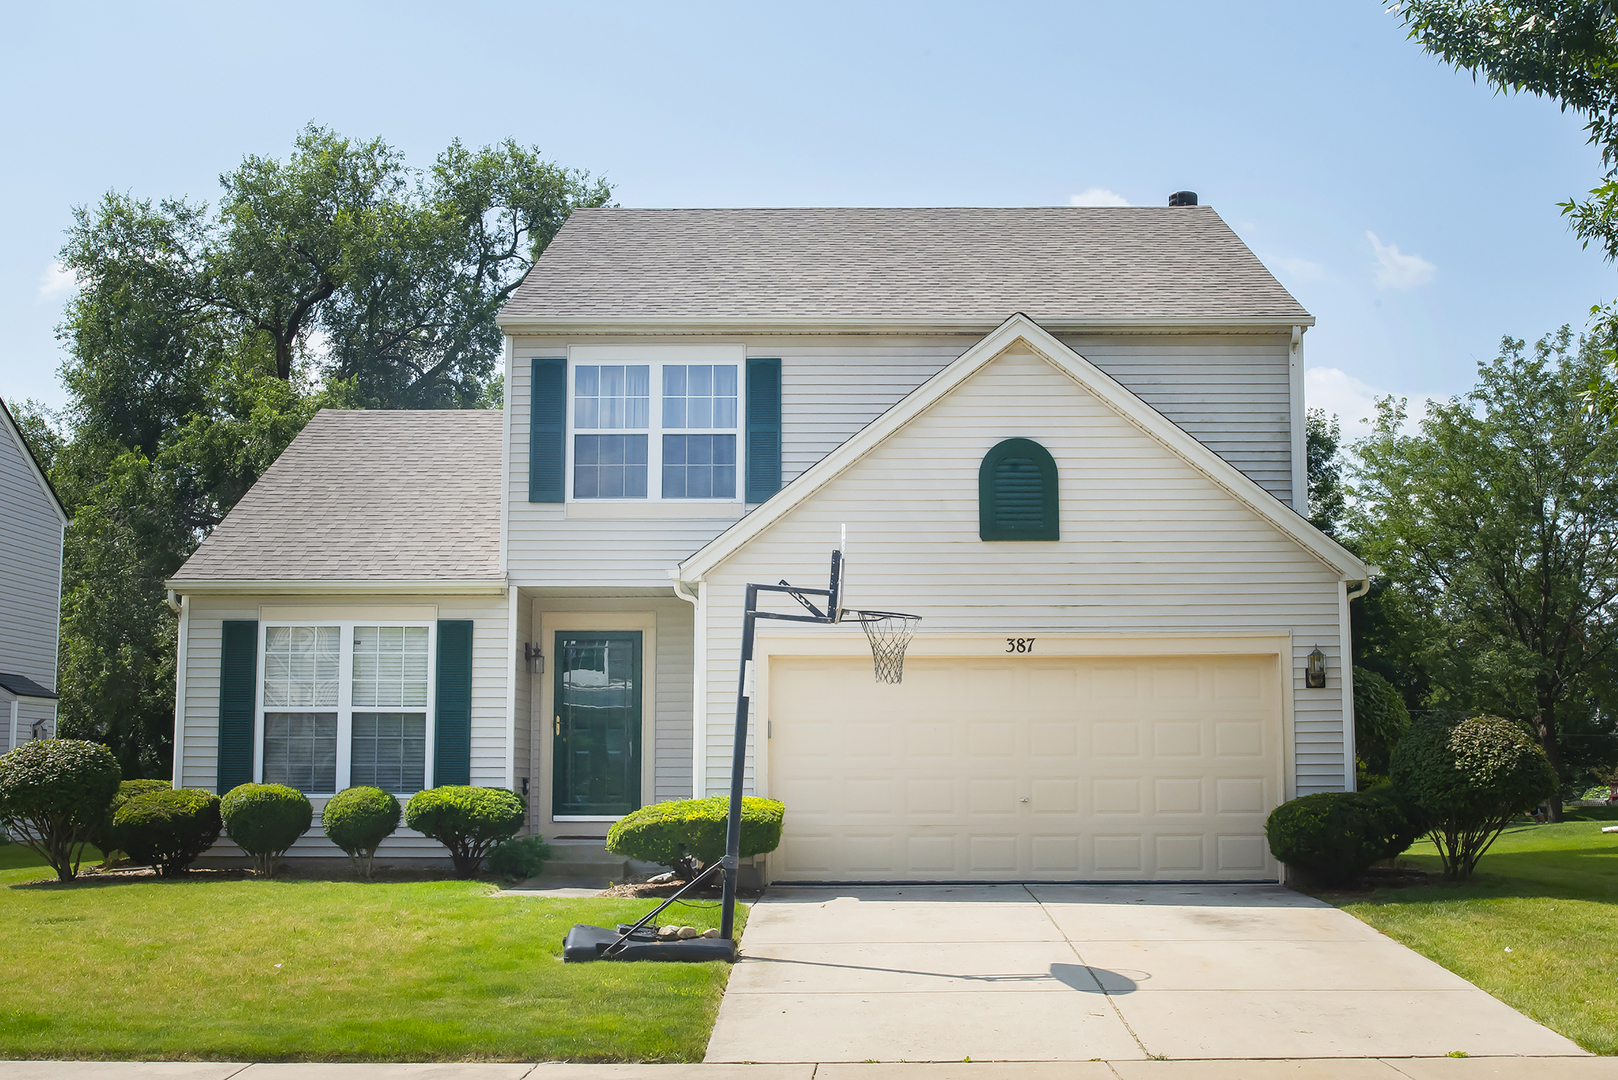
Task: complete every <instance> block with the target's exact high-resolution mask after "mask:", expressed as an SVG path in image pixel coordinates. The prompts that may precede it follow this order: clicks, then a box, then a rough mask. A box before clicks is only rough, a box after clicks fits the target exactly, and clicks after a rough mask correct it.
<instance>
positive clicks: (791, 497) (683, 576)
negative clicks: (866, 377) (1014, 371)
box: [670, 314, 1370, 581]
mask: <svg viewBox="0 0 1618 1080" xmlns="http://www.w3.org/2000/svg"><path fill="white" fill-rule="evenodd" d="M1019 345H1021V346H1024V347H1026V348H1027V349H1028V350H1030V351H1031V352H1032V353H1033V354H1034V355H1035V356H1037V357H1039V358H1040V359H1041V360H1043V361H1045V362H1046V363H1048V364H1050V365H1052V366H1054V367H1056V368H1057V369H1058V370H1060V371H1062V372H1064V373H1065V374H1066V375H1067V376H1068V377H1070V378H1071V379H1073V381H1074V382H1076V383H1078V384H1079V386H1080V387H1082V388H1083V389H1084V390H1086V391H1088V392H1089V393H1090V394H1091V395H1092V396H1093V397H1094V398H1096V399H1097V400H1098V401H1099V402H1100V403H1101V404H1103V405H1104V406H1105V407H1107V408H1108V409H1109V410H1111V412H1113V413H1114V414H1116V415H1117V416H1118V417H1120V418H1122V419H1123V420H1125V421H1127V422H1128V423H1129V424H1130V425H1132V426H1133V427H1134V428H1136V429H1138V430H1139V431H1141V432H1143V433H1144V434H1146V435H1147V436H1149V437H1150V438H1151V439H1152V440H1154V441H1155V442H1157V443H1158V444H1160V445H1161V446H1162V447H1163V448H1164V449H1166V450H1167V451H1169V452H1170V453H1172V454H1173V455H1175V456H1176V457H1178V458H1179V459H1181V460H1182V461H1184V462H1185V463H1186V464H1188V465H1189V466H1191V468H1192V469H1193V470H1195V471H1196V472H1197V473H1199V474H1201V475H1202V476H1203V477H1205V478H1206V479H1207V480H1209V481H1211V482H1212V483H1214V484H1215V485H1217V486H1218V487H1220V488H1222V489H1223V490H1224V491H1225V492H1227V493H1228V494H1229V495H1231V496H1233V497H1234V498H1235V499H1236V500H1237V501H1238V502H1240V503H1242V504H1243V505H1245V506H1246V507H1247V508H1248V509H1250V510H1251V511H1253V512H1254V513H1255V514H1256V515H1257V516H1258V517H1259V518H1260V519H1262V520H1263V521H1265V522H1266V523H1267V524H1268V525H1270V526H1271V527H1272V528H1274V529H1275V530H1276V531H1277V532H1279V533H1281V534H1282V535H1284V536H1286V537H1287V538H1289V539H1290V540H1292V541H1294V542H1295V543H1296V544H1297V545H1298V546H1299V547H1301V548H1303V549H1304V550H1305V551H1307V552H1308V553H1309V554H1311V555H1312V556H1314V557H1315V558H1316V559H1317V560H1319V561H1320V562H1321V563H1322V564H1324V565H1325V566H1327V567H1329V568H1331V569H1332V570H1334V571H1336V572H1337V573H1338V574H1339V575H1340V576H1341V577H1342V578H1343V579H1344V580H1350V581H1360V580H1364V579H1366V578H1367V577H1368V576H1369V574H1370V569H1369V568H1368V567H1367V566H1366V565H1365V564H1364V563H1363V562H1362V561H1360V560H1359V559H1358V558H1356V557H1355V556H1354V555H1353V554H1351V553H1350V552H1349V551H1347V550H1346V549H1345V548H1343V547H1342V546H1341V545H1340V544H1338V543H1337V542H1336V541H1334V540H1332V539H1331V538H1330V537H1328V536H1326V535H1325V534H1323V533H1321V532H1320V531H1319V530H1318V529H1316V528H1315V527H1314V526H1313V525H1310V524H1309V523H1308V522H1307V521H1305V520H1304V519H1303V518H1301V517H1299V516H1298V515H1297V514H1296V513H1295V512H1294V511H1293V510H1292V509H1291V508H1290V507H1288V506H1286V505H1285V504H1283V503H1282V502H1281V501H1280V500H1279V499H1277V498H1276V497H1275V496H1274V495H1271V494H1270V493H1269V492H1268V491H1266V490H1264V488H1262V487H1260V486H1259V485H1258V484H1257V483H1256V482H1254V481H1253V480H1251V479H1249V478H1248V477H1247V476H1246V475H1245V474H1243V473H1242V472H1241V471H1240V470H1238V469H1237V468H1236V467H1235V466H1233V465H1231V464H1230V463H1229V462H1227V461H1225V460H1224V459H1223V458H1221V457H1220V456H1219V455H1218V454H1216V453H1214V452H1213V451H1212V450H1210V449H1208V448H1207V447H1206V446H1204V445H1202V444H1201V443H1200V442H1198V441H1197V440H1196V439H1195V438H1193V437H1192V436H1191V435H1189V434H1187V433H1186V432H1185V431H1184V430H1182V429H1181V428H1179V427H1178V426H1176V425H1175V424H1174V423H1173V422H1172V421H1170V420H1168V419H1167V418H1166V417H1164V416H1163V415H1162V414H1161V413H1159V412H1157V411H1156V410H1154V409H1153V408H1152V407H1151V406H1149V405H1147V404H1146V403H1145V402H1143V401H1141V400H1140V398H1138V397H1136V396H1135V395H1134V394H1132V393H1130V391H1128V390H1126V389H1125V388H1124V387H1123V386H1121V385H1119V384H1118V383H1117V382H1115V381H1114V380H1113V379H1112V378H1110V377H1109V376H1107V375H1106V374H1105V373H1104V372H1102V371H1101V370H1100V369H1099V368H1097V367H1096V366H1095V365H1093V364H1091V363H1090V362H1089V361H1088V360H1086V359H1085V358H1084V357H1082V356H1080V355H1079V354H1078V353H1076V352H1074V351H1073V350H1072V349H1069V348H1068V347H1067V346H1065V345H1063V344H1062V343H1061V342H1060V341H1058V340H1057V339H1056V338H1055V337H1053V336H1052V335H1050V334H1049V333H1047V332H1046V331H1045V330H1044V329H1042V328H1041V327H1040V326H1038V325H1037V324H1036V323H1034V322H1033V321H1032V320H1030V319H1029V318H1028V317H1027V316H1025V315H1020V314H1019V315H1014V316H1012V317H1011V318H1009V319H1007V320H1006V321H1005V322H1004V323H1002V324H1001V326H1000V327H999V328H997V329H996V330H995V331H994V332H993V333H991V334H989V335H988V336H987V337H985V338H984V339H983V340H981V341H979V342H978V343H977V344H976V345H974V346H972V348H970V349H968V350H967V351H966V352H964V353H962V354H961V356H960V357H959V358H958V359H956V360H955V361H954V362H953V363H952V364H950V365H949V366H948V367H946V368H945V369H944V370H943V371H940V372H939V373H938V374H937V375H935V376H933V378H931V379H929V380H928V381H927V382H926V383H923V384H922V385H921V386H920V387H918V388H917V389H916V390H915V391H913V392H912V393H911V394H909V395H908V396H906V397H905V398H904V400H902V401H900V402H899V404H897V405H895V406H894V407H893V408H892V409H890V410H888V412H886V413H884V414H883V415H882V416H880V417H878V418H877V419H876V420H874V421H873V422H872V423H871V424H870V425H868V426H867V427H866V428H865V429H863V430H862V431H861V432H860V433H859V434H857V435H855V436H854V437H853V438H851V439H849V440H848V441H847V442H845V443H844V444H843V445H842V446H840V447H838V448H837V449H836V450H834V451H832V453H830V454H828V455H827V456H826V457H824V458H822V459H821V460H820V461H819V462H817V463H816V464H814V465H813V466H811V467H810V468H808V469H807V470H805V471H804V472H803V473H802V474H801V475H800V476H798V477H797V478H796V479H795V480H793V481H792V482H791V483H790V484H788V485H787V486H786V487H785V488H783V489H782V490H781V491H780V492H779V493H778V494H777V495H776V496H775V497H774V498H772V499H770V500H769V501H768V502H766V503H764V504H763V505H762V506H760V507H759V508H758V509H756V510H754V511H753V512H752V513H751V514H749V515H747V516H746V517H745V518H743V519H742V520H741V521H739V522H737V523H736V524H735V525H733V526H731V527H730V528H729V529H727V530H726V531H725V532H723V533H721V534H720V535H719V536H718V537H716V538H715V539H714V540H713V541H712V542H710V543H709V544H707V545H706V546H704V547H703V548H702V549H700V550H699V551H697V552H696V553H695V554H693V555H691V556H690V557H689V558H687V559H685V560H684V561H683V562H681V563H680V565H679V567H678V568H676V569H675V570H673V571H671V572H670V573H671V576H673V577H675V578H676V580H680V581H698V580H700V579H701V578H702V577H703V576H704V575H705V574H707V573H708V572H709V571H710V570H712V569H713V568H714V567H716V566H718V565H719V564H720V563H722V562H724V561H725V559H727V558H729V557H730V556H731V555H733V554H734V553H736V552H737V551H739V550H740V549H741V548H743V547H744V546H746V545H747V544H748V543H750V542H751V541H752V540H753V539H754V538H756V537H758V536H759V535H761V534H762V533H764V532H765V531H766V530H768V529H769V528H770V526H771V525H772V524H774V523H775V522H776V521H778V520H780V519H781V518H782V517H784V516H785V515H786V514H788V513H790V512H791V511H792V510H793V509H795V508H796V507H798V506H800V505H802V504H803V503H804V502H806V501H807V500H809V499H810V498H812V497H813V496H814V495H815V494H816V493H817V492H819V491H820V490H822V489H823V488H824V487H825V486H826V485H827V484H829V483H830V482H831V481H832V480H834V479H835V478H837V477H838V476H840V475H841V474H843V473H844V472H846V471H847V470H848V469H850V468H851V467H853V466H854V465H855V464H856V463H858V462H859V461H861V460H862V459H864V458H865V457H866V456H867V455H868V454H870V453H871V452H872V451H874V450H875V449H876V448H878V447H879V446H881V445H882V444H883V443H884V442H886V441H887V440H888V439H889V438H890V437H892V436H893V435H894V434H895V433H897V432H898V431H900V430H901V429H902V428H904V427H905V426H906V425H907V424H909V423H910V422H911V421H913V420H915V419H916V418H918V417H920V416H921V415H922V414H924V413H926V412H927V411H928V410H929V409H931V408H932V407H933V406H934V405H936V404H937V403H938V402H940V401H941V400H942V399H943V398H945V397H946V396H947V395H948V394H950V393H951V392H952V391H954V390H955V389H957V388H958V387H960V386H961V385H962V384H963V383H964V382H966V380H968V379H969V378H971V377H972V376H973V375H974V374H976V373H977V372H979V371H981V370H982V369H983V368H984V367H985V366H987V365H988V364H990V363H991V362H993V361H994V360H995V359H996V358H998V357H1000V356H1002V355H1004V354H1006V353H1007V352H1008V351H1011V350H1013V349H1014V348H1015V347H1016V346H1019Z"/></svg>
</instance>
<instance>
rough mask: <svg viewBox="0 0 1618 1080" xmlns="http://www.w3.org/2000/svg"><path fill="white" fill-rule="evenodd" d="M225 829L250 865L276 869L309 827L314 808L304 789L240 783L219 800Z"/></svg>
mask: <svg viewBox="0 0 1618 1080" xmlns="http://www.w3.org/2000/svg"><path fill="white" fill-rule="evenodd" d="M219 809H220V812H221V813H222V814H223V815H224V818H225V833H226V834H227V835H228V836H229V837H230V838H231V839H232V840H234V841H235V842H236V846H238V847H240V848H241V849H242V850H243V851H245V852H247V854H249V855H251V856H252V857H253V869H254V871H255V872H257V873H259V874H263V875H264V876H265V877H268V876H270V875H272V874H274V873H275V868H276V865H277V864H278V863H279V862H280V861H281V856H282V855H285V854H286V852H287V849H288V848H290V847H291V846H292V845H293V844H294V843H296V842H297V839H298V837H300V836H302V835H303V834H304V833H305V832H306V831H308V829H309V823H310V822H311V821H313V820H314V818H315V808H314V807H313V806H311V805H309V800H308V799H306V798H304V795H303V792H301V791H299V790H298V789H297V788H294V787H287V786H286V785H285V784H240V785H238V786H236V787H233V788H231V789H230V790H229V791H227V792H226V793H225V797H224V798H223V799H222V800H220V807H219Z"/></svg>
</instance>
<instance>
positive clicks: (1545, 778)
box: [1393, 713, 1557, 880]
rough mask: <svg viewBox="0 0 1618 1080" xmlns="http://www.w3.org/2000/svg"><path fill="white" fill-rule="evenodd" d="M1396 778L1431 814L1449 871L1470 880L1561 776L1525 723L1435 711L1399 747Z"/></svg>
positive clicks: (1405, 793)
mask: <svg viewBox="0 0 1618 1080" xmlns="http://www.w3.org/2000/svg"><path fill="white" fill-rule="evenodd" d="M1393 785H1394V788H1395V789H1396V790H1397V791H1398V792H1399V793H1400V794H1401V795H1402V796H1403V797H1404V798H1406V799H1408V800H1410V802H1411V803H1412V804H1414V805H1415V806H1416V808H1417V809H1418V810H1419V811H1420V813H1421V815H1422V816H1423V818H1424V819H1425V821H1426V823H1427V828H1428V832H1429V835H1430V836H1431V837H1432V841H1433V844H1434V845H1435V846H1436V847H1437V848H1438V854H1439V856H1440V858H1442V860H1443V864H1444V876H1445V877H1446V878H1449V879H1451V880H1465V879H1466V878H1468V877H1471V876H1472V871H1473V870H1474V869H1475V868H1476V866H1477V862H1478V860H1479V859H1481V858H1482V857H1483V855H1484V853H1485V852H1486V851H1488V850H1489V845H1491V844H1493V843H1494V840H1495V837H1497V836H1499V835H1500V831H1501V830H1502V829H1504V828H1505V827H1506V825H1507V824H1508V823H1509V822H1510V821H1511V819H1512V818H1514V817H1515V816H1517V815H1518V814H1520V813H1522V812H1523V811H1525V810H1527V809H1529V808H1530V807H1532V806H1534V805H1536V804H1537V803H1539V802H1540V801H1541V800H1543V799H1545V798H1547V797H1550V796H1551V795H1552V793H1553V792H1555V791H1556V790H1557V779H1556V771H1555V770H1554V769H1553V768H1552V767H1551V763H1550V762H1549V761H1548V760H1546V757H1545V752H1544V751H1543V750H1542V749H1540V747H1539V746H1537V745H1536V744H1535V742H1534V739H1533V737H1532V736H1531V735H1530V734H1529V733H1528V731H1527V730H1526V729H1524V728H1523V726H1522V725H1520V724H1518V723H1516V722H1514V721H1511V720H1506V719H1504V718H1502V717H1498V716H1474V717H1470V718H1467V719H1464V720H1460V721H1458V722H1457V721H1455V720H1453V719H1449V718H1446V717H1444V716H1442V715H1441V714H1437V713H1434V714H1431V715H1429V716H1427V717H1424V718H1423V719H1422V720H1421V721H1419V722H1418V723H1416V724H1415V725H1414V726H1413V727H1412V728H1411V729H1410V731H1409V733H1408V734H1406V735H1405V737H1404V739H1402V740H1401V741H1400V743H1399V747H1398V749H1397V750H1395V751H1394V754H1393Z"/></svg>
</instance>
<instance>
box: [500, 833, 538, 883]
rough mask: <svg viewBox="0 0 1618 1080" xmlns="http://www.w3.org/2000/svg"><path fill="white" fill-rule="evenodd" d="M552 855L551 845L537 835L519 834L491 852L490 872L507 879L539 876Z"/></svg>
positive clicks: (515, 879)
mask: <svg viewBox="0 0 1618 1080" xmlns="http://www.w3.org/2000/svg"><path fill="white" fill-rule="evenodd" d="M550 857H551V846H550V845H549V844H547V843H545V841H544V840H542V839H541V838H540V837H537V836H519V837H517V838H515V839H512V840H507V841H506V842H505V843H503V844H500V845H498V846H497V847H495V849H494V850H493V851H490V852H489V873H491V874H493V875H494V876H495V877H502V878H505V879H506V880H507V881H527V880H528V879H529V878H531V877H538V876H539V873H540V871H542V870H544V869H545V863H546V862H547V861H548V860H549V859H550Z"/></svg>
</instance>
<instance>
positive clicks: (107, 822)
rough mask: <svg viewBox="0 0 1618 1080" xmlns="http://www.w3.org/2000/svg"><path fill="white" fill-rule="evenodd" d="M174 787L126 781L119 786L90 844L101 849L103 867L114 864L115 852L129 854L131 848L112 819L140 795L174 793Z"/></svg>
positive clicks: (166, 783)
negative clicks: (121, 836)
mask: <svg viewBox="0 0 1618 1080" xmlns="http://www.w3.org/2000/svg"><path fill="white" fill-rule="evenodd" d="M173 789H174V785H173V784H171V783H169V782H168V781H167V780H125V781H124V782H123V783H121V784H119V785H118V791H117V793H116V794H114V795H113V797H112V804H111V805H110V806H108V807H107V813H106V815H105V816H103V817H102V819H101V824H100V825H98V826H97V827H96V831H95V832H94V834H92V835H91V837H90V842H91V843H92V844H94V845H95V846H96V847H98V848H100V849H101V865H102V866H103V867H105V866H107V865H108V864H109V863H111V862H112V856H113V853H114V852H119V851H122V852H124V853H125V854H128V853H129V848H128V847H127V846H126V845H125V844H124V842H123V841H122V840H121V839H120V838H119V836H118V833H117V830H115V829H114V828H113V825H112V819H113V816H114V815H116V814H117V813H118V811H119V809H120V808H122V807H123V805H124V803H126V802H128V801H129V800H130V799H133V798H135V797H136V796H138V795H148V794H150V793H152V792H154V791H172V790H173Z"/></svg>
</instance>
